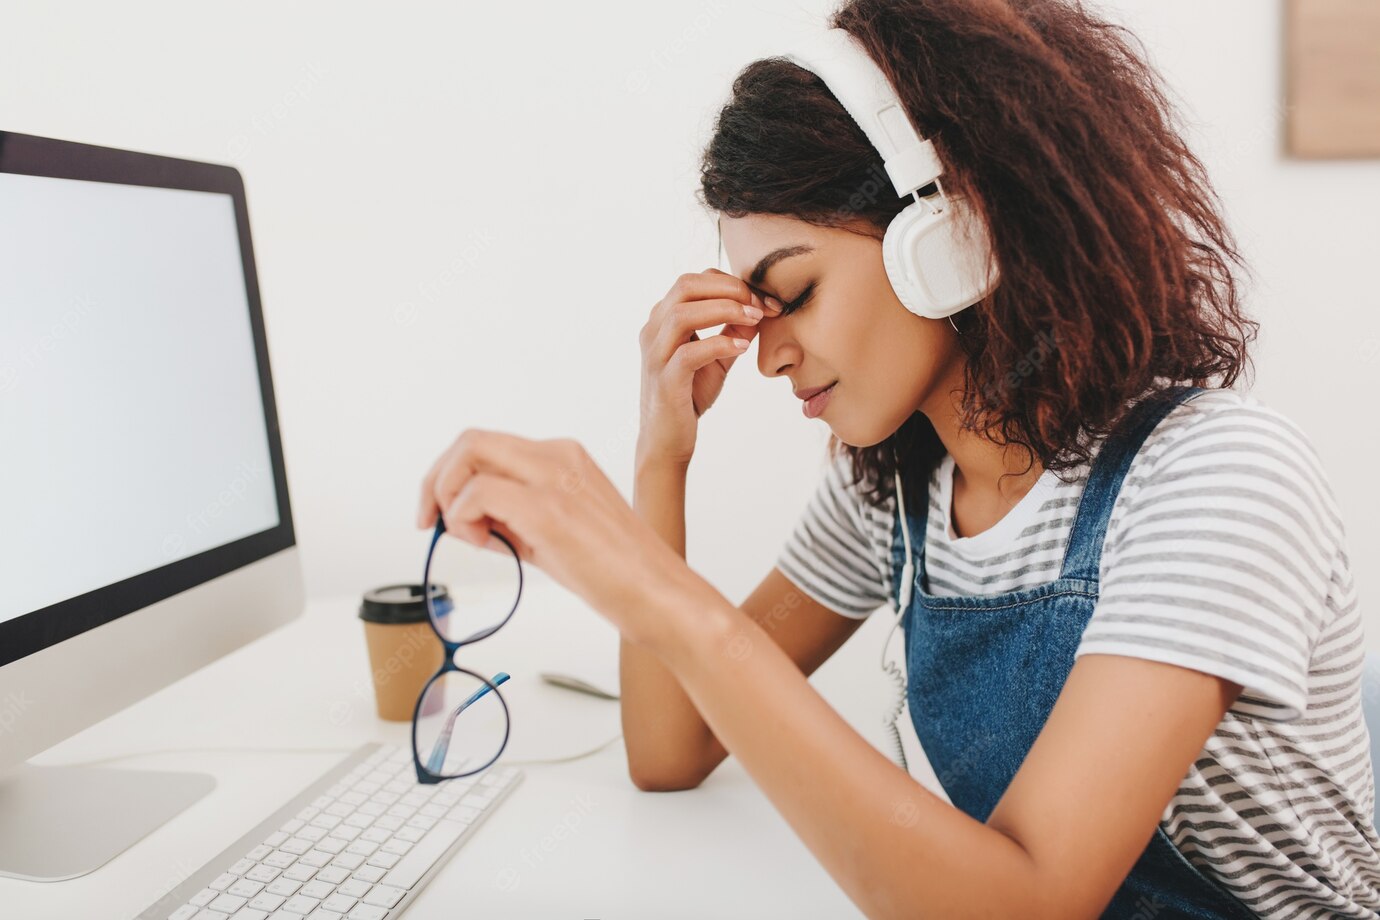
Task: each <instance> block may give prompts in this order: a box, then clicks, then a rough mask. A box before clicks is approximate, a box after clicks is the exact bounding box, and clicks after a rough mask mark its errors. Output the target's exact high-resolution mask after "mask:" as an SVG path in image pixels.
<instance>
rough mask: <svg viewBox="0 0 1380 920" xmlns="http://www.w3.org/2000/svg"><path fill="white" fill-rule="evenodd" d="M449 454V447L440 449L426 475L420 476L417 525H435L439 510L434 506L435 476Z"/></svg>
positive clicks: (438, 473) (439, 471)
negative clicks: (420, 489)
mask: <svg viewBox="0 0 1380 920" xmlns="http://www.w3.org/2000/svg"><path fill="white" fill-rule="evenodd" d="M449 454H450V448H446V450H444V451H442V452H441V456H439V457H437V458H436V461H435V462H434V463H432V464H431V469H429V470H427V473H426V475H425V476H423V477H422V491H421V494H420V495H419V496H418V497H417V526H418V527H435V526H436V514H437V512H438V511H440V509H439V508H437V507H436V498H435V491H436V477H437V476H439V475H440V473H441V465H442V464H443V463H444V462H445V460H446V457H447V456H448V455H449Z"/></svg>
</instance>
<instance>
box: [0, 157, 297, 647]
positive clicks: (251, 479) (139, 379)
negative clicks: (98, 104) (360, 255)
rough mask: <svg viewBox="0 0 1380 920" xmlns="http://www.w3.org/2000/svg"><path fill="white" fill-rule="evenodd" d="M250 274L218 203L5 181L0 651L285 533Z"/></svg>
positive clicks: (196, 576) (143, 191)
mask: <svg viewBox="0 0 1380 920" xmlns="http://www.w3.org/2000/svg"><path fill="white" fill-rule="evenodd" d="M248 264H251V263H249V262H248V261H247V260H246V259H245V254H244V253H243V252H242V250H241V233H240V228H239V226H238V224H237V219H236V201H235V197H234V196H233V195H231V194H229V193H222V192H216V191H205V190H193V189H186V188H160V187H155V186H148V185H135V184H129V185H126V184H120V183H116V182H109V181H86V180H82V179H73V178H55V177H52V176H44V175H17V174H12V173H3V172H0V636H5V635H6V634H5V633H4V632H3V630H4V629H5V626H6V624H7V622H8V621H13V620H15V619H16V618H22V617H24V616H25V615H29V614H32V613H33V612H35V611H42V610H44V609H45V608H52V609H53V611H54V612H57V611H58V609H59V608H60V607H61V605H62V604H63V602H66V601H69V600H71V599H74V598H79V597H81V596H83V595H88V596H90V595H92V592H99V589H103V588H106V587H108V586H111V585H116V584H117V583H122V582H124V583H126V584H127V585H129V586H131V587H133V583H132V582H130V581H129V580H130V579H134V578H135V577H136V576H139V575H141V574H143V573H150V572H153V571H155V570H159V569H163V568H164V567H167V566H174V568H175V567H176V566H175V564H176V563H178V562H179V561H180V560H189V559H192V558H193V557H197V556H199V555H202V554H206V553H207V551H210V550H214V549H215V548H217V547H225V546H227V545H229V544H232V543H235V542H236V541H241V540H243V539H244V538H246V537H249V536H251V535H255V534H263V533H264V532H266V531H272V530H274V529H275V528H279V525H280V524H283V523H284V522H283V520H282V516H281V515H280V497H281V498H282V499H283V504H285V499H286V495H285V491H284V490H283V489H282V488H281V484H279V483H275V466H276V467H277V468H278V469H281V459H280V456H279V457H278V458H276V459H277V464H275V456H274V455H275V454H276V453H278V451H279V448H278V446H277V441H276V438H277V432H276V419H269V418H266V416H265V410H266V408H268V409H270V410H271V402H268V401H266V400H265V397H264V392H263V389H262V387H261V383H262V382H264V380H266V367H261V363H262V360H261V359H262V357H263V356H262V355H261V354H258V353H256V329H255V327H254V320H255V319H257V314H256V312H255V311H256V310H257V302H255V303H253V304H252V307H253V309H251V292H250V291H249V290H248V289H247V288H246V274H247V273H246V265H248ZM250 277H252V274H251V275H250ZM253 298H254V299H255V301H256V300H257V290H255V291H254V292H253ZM259 322H261V320H259ZM258 334H259V336H260V337H261V335H262V332H261V330H258ZM260 350H261V349H260ZM261 374H263V375H265V376H264V377H262V378H261ZM270 436H272V440H271V437H270ZM280 493H281V496H280ZM290 527H291V522H290V518H289V519H288V521H287V529H288V530H289V531H290ZM290 539H291V537H290V534H289V536H288V541H289V542H290ZM259 555H262V553H260V554H259ZM203 558H205V557H204V556H203ZM231 561H232V560H223V563H226V564H222V565H220V566H218V567H216V568H215V569H214V570H212V569H211V568H208V567H206V566H204V565H203V566H201V567H200V568H199V570H197V571H191V570H187V571H184V572H183V577H182V578H181V579H180V583H181V585H182V586H184V587H185V586H190V585H192V584H195V583H197V582H199V581H202V580H205V578H206V576H208V575H214V574H218V573H219V572H220V571H223V570H228V569H229V568H232V567H233V565H231V564H228V563H229V562H231ZM147 587H148V586H145V589H144V590H138V591H130V592H126V596H125V597H124V598H123V600H124V601H125V603H124V606H125V607H128V608H130V609H133V608H135V607H137V606H139V602H141V601H142V602H148V601H152V600H155V599H157V597H155V594H162V595H167V594H169V593H171V591H172V590H173V588H174V587H176V586H174V585H172V584H170V583H165V584H164V585H163V586H162V588H163V590H161V591H152V592H151V591H149V590H148V589H147ZM105 606H106V607H107V608H108V607H109V605H108V604H107V605H105ZM123 612H125V611H124V610H111V609H103V610H92V609H88V610H85V611H83V612H80V615H79V619H81V620H82V622H81V623H80V624H79V627H78V628H77V629H73V628H70V627H64V628H57V629H54V628H52V627H51V626H49V627H48V628H45V629H42V630H41V632H42V633H43V634H45V635H46V636H47V638H49V639H58V638H64V637H65V636H66V635H69V634H72V633H74V632H75V631H79V629H80V628H89V627H90V626H92V625H98V624H99V622H102V621H104V620H106V619H108V618H109V617H110V615H111V614H114V615H119V614H120V613H123ZM8 625H11V626H14V625H16V624H14V623H9V624H8ZM24 638H25V642H24V643H23V644H24V645H25V648H23V649H20V648H15V647H11V648H10V649H8V652H9V654H6V655H4V656H3V657H0V663H3V662H4V661H5V660H12V659H13V658H14V657H16V654H25V653H29V652H32V651H35V650H37V648H38V647H41V646H42V645H43V644H47V643H46V639H44V637H43V636H40V635H39V634H38V633H37V632H34V631H33V630H29V631H26V633H25V635H24Z"/></svg>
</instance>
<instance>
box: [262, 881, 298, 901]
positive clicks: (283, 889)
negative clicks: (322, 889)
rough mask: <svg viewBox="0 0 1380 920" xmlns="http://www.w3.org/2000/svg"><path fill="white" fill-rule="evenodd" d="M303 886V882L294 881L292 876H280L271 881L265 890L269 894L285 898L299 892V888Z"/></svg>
mask: <svg viewBox="0 0 1380 920" xmlns="http://www.w3.org/2000/svg"><path fill="white" fill-rule="evenodd" d="M301 887H302V883H301V882H294V881H293V880H292V879H290V878H280V879H278V880H277V881H274V882H269V884H268V887H267V888H265V889H264V890H265V891H267V892H268V893H269V894H276V895H279V896H281V897H284V898H290V897H292V896H293V895H295V894H296V893H297V889H298V888H301Z"/></svg>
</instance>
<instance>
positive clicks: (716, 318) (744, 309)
mask: <svg viewBox="0 0 1380 920" xmlns="http://www.w3.org/2000/svg"><path fill="white" fill-rule="evenodd" d="M765 315H766V311H765V310H763V308H762V307H760V306H758V305H756V304H741V303H739V302H738V301H736V300H726V299H722V298H720V299H717V300H695V301H691V302H689V303H682V304H677V305H676V306H675V308H674V309H673V310H671V312H669V313H668V314H667V316H666V319H665V321H664V322H663V323H662V327H661V331H660V332H659V333H658V334H657V336H656V339H655V340H654V345H653V348H652V356H653V357H656V358H658V359H660V360H662V361H665V360H666V359H668V358H670V357H671V353H672V352H674V351H675V350H676V348H677V347H678V346H679V345H680V344H681V343H683V342H685V341H686V340H687V339H688V338H689V336H690V334H691V333H692V332H695V331H698V330H701V329H710V328H713V327H714V326H720V325H722V326H724V330H723V331H724V333H725V334H728V335H735V336H739V337H745V336H746V333H747V330H748V329H749V328H752V327H755V326H756V325H757V323H758V321H759V320H761V318H762V317H763V316H765Z"/></svg>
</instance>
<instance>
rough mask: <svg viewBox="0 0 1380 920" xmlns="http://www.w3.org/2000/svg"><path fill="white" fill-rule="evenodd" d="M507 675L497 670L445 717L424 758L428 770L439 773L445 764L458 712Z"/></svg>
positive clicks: (499, 682)
mask: <svg viewBox="0 0 1380 920" xmlns="http://www.w3.org/2000/svg"><path fill="white" fill-rule="evenodd" d="M508 677H509V675H508V673H507V672H506V671H499V672H498V673H497V674H495V675H494V679H493V680H492V681H490V682H489V683H487V684H485V685H484V686H483V687H481V688H479V689H478V690H476V691H475V692H474V693H473V694H472V695H471V696H470V698H469V699H467V700H465V702H463V703H461V704H460V705H459V706H457V707H455V711H454V712H452V713H451V714H450V715H449V716H448V717H447V718H446V724H445V727H444V728H442V729H441V734H440V736H438V737H437V739H436V744H435V745H433V746H432V748H431V756H430V757H428V758H427V760H426V768H427V770H429V771H430V772H432V773H436V774H439V773H440V772H441V770H442V768H443V767H444V766H445V763H446V754H447V753H448V752H449V751H450V736H451V732H452V731H453V730H454V728H455V720H456V719H457V718H458V717H459V715H460V713H462V712H464V711H465V710H466V709H468V708H469V706H470V704H471V703H474V702H475V701H476V700H478V699H479V698H480V697H482V696H483V695H484V694H486V693H488V692H489V691H490V690H492V689H494V688H495V687H497V686H498V685H499V684H501V683H503V682H504V681H506V680H507V679H508Z"/></svg>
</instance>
